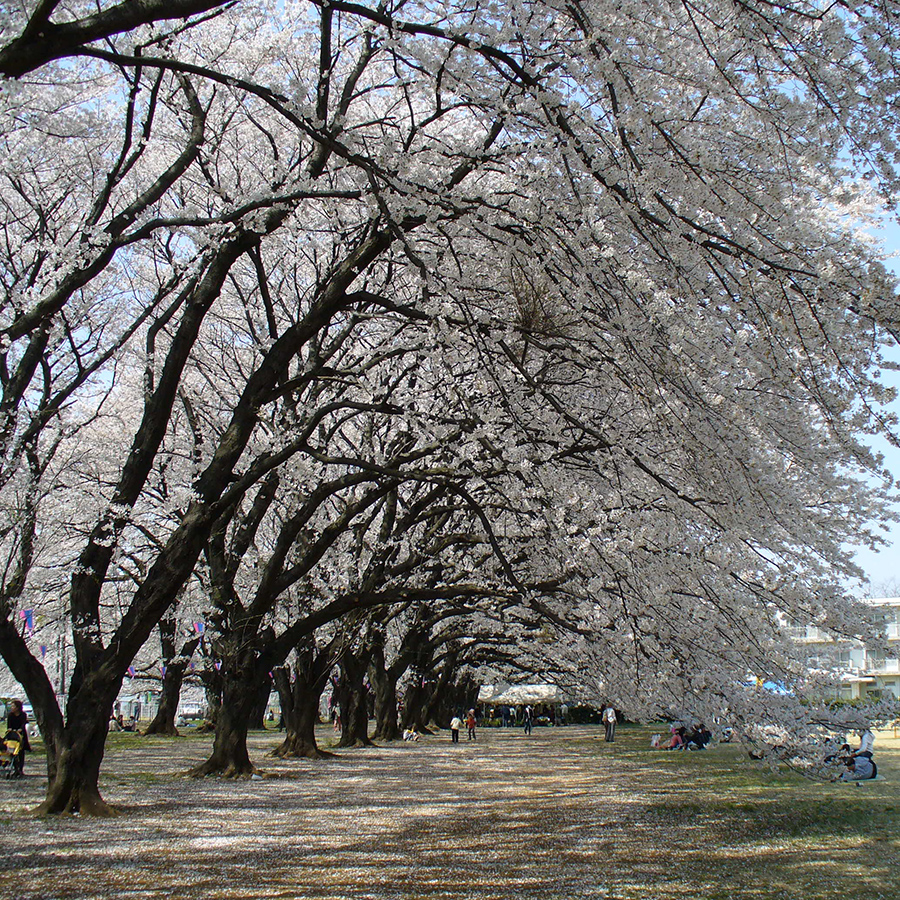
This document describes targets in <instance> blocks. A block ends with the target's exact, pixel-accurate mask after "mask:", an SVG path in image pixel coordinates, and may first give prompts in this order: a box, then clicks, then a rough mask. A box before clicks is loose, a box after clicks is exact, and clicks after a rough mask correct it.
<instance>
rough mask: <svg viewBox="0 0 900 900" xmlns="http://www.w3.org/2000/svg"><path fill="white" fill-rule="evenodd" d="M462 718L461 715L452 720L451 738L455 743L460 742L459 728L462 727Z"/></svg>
mask: <svg viewBox="0 0 900 900" xmlns="http://www.w3.org/2000/svg"><path fill="white" fill-rule="evenodd" d="M462 724H463V723H462V719H460V717H459V716H454V717H453V718H452V719H451V720H450V740H451V741H453V743H454V744H458V743H459V730H460V728H462Z"/></svg>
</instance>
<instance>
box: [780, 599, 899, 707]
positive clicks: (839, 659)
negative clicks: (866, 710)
mask: <svg viewBox="0 0 900 900" xmlns="http://www.w3.org/2000/svg"><path fill="white" fill-rule="evenodd" d="M863 603H865V604H866V605H867V606H868V607H869V608H870V609H871V611H872V620H873V622H874V623H875V624H876V625H879V626H881V627H883V628H884V634H885V637H886V638H887V641H888V650H887V652H875V651H872V650H869V649H867V648H866V647H865V646H864V645H863V644H862V643H861V642H859V641H851V640H835V639H833V638H832V637H830V636H829V635H828V634H826V633H825V632H824V631H822V630H821V629H820V628H817V627H816V626H814V625H808V626H805V627H804V626H790V627H788V629H787V631H788V634H789V635H790V636H791V637H792V638H794V640H796V641H797V642H798V643H801V644H803V645H804V646H805V647H806V659H807V663H808V665H809V667H810V669H828V670H836V671H838V673H839V675H840V684H839V687H838V689H837V693H838V696H839V697H840V699H842V700H857V699H865V698H869V699H872V700H875V699H878V698H881V697H884V698H890V697H892V698H894V699H898V698H900V597H880V598H874V599H869V600H863Z"/></svg>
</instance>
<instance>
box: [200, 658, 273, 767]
mask: <svg viewBox="0 0 900 900" xmlns="http://www.w3.org/2000/svg"><path fill="white" fill-rule="evenodd" d="M256 670H257V666H256V665H254V662H253V661H252V660H245V661H244V662H243V664H240V663H239V662H237V661H234V662H231V663H223V665H222V669H221V674H222V704H221V706H220V707H219V712H218V716H217V717H216V738H215V741H214V742H213V749H212V754H211V755H210V757H209V759H208V760H207V761H206V762H205V763H202V764H201V765H199V766H195V767H194V768H193V769H191V770H190V771H189V772H188V774H189V775H192V776H194V777H195V778H198V777H201V776H203V775H221V776H223V777H224V778H237V777H240V776H242V775H253V774H256V773H257V772H258V770H257V769H256V767H255V766H254V765H253V763H252V762H250V753H249V751H248V749H247V732H248V730H249V725H250V715H251V713H252V712H253V705H254V701H255V700H256V697H257V693H258V690H259V673H258V672H257V671H256Z"/></svg>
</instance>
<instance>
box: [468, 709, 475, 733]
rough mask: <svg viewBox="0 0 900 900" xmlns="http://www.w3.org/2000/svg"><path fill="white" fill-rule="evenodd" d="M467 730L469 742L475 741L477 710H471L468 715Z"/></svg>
mask: <svg viewBox="0 0 900 900" xmlns="http://www.w3.org/2000/svg"><path fill="white" fill-rule="evenodd" d="M466 728H467V729H468V732H469V737H468V740H470V741H474V740H475V710H474V709H470V710H469V713H468V715H467V716H466Z"/></svg>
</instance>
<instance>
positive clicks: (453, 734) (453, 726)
mask: <svg viewBox="0 0 900 900" xmlns="http://www.w3.org/2000/svg"><path fill="white" fill-rule="evenodd" d="M476 724H477V723H476V719H475V710H474V709H470V710H469V711H468V712H467V713H466V719H465V722H463V720H462V719H461V718H460V717H459V715H455V716H454V717H453V718H452V719H451V720H450V740H451V741H453V743H454V744H458V743H459V733H460V731H461V730H462V727H463V725H465V726H466V732H467V734H468V737H467V740H470V741H474V740H476V737H475V725H476Z"/></svg>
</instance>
